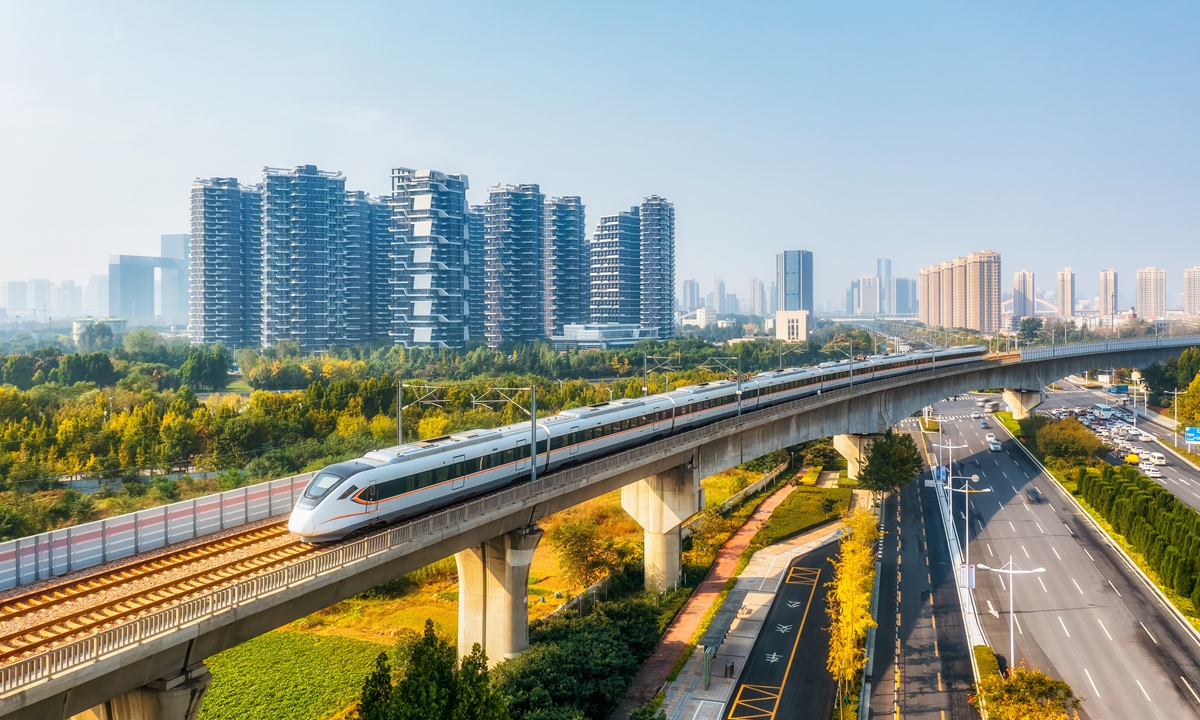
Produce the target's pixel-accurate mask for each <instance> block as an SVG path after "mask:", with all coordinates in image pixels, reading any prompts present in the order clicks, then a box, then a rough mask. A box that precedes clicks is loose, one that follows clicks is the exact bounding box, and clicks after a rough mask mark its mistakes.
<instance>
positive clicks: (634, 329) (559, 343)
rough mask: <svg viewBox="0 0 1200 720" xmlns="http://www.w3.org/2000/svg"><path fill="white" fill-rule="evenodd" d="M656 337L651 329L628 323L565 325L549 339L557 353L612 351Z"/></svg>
mask: <svg viewBox="0 0 1200 720" xmlns="http://www.w3.org/2000/svg"><path fill="white" fill-rule="evenodd" d="M657 337H658V333H657V332H655V331H654V330H653V329H651V328H643V327H642V326H641V325H640V324H637V323H630V324H622V323H600V324H596V323H567V324H566V325H564V326H563V332H562V334H561V335H553V336H551V337H550V343H551V345H552V346H553V347H554V349H555V350H557V351H560V352H561V351H563V350H612V349H615V348H629V347H633V346H634V345H637V344H638V343H639V342H641V341H642V340H651V339H654V338H657Z"/></svg>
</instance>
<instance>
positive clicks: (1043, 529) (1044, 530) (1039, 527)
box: [1034, 522, 1046, 535]
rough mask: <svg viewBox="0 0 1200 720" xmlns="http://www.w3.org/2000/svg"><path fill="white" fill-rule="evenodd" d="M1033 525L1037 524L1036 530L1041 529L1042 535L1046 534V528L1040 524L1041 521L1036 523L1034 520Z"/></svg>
mask: <svg viewBox="0 0 1200 720" xmlns="http://www.w3.org/2000/svg"><path fill="white" fill-rule="evenodd" d="M1034 525H1037V526H1038V530H1041V531H1042V534H1043V535H1045V534H1046V528H1044V527H1042V524H1041V523H1036V522H1035V523H1034Z"/></svg>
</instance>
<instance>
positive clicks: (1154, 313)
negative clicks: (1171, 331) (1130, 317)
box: [1136, 267, 1167, 320]
mask: <svg viewBox="0 0 1200 720" xmlns="http://www.w3.org/2000/svg"><path fill="white" fill-rule="evenodd" d="M1136 307H1137V313H1138V316H1139V317H1142V318H1144V319H1146V320H1157V319H1158V318H1162V317H1166V315H1167V273H1166V271H1165V270H1162V269H1160V268H1156V267H1148V268H1145V269H1144V270H1138V271H1137V305H1136Z"/></svg>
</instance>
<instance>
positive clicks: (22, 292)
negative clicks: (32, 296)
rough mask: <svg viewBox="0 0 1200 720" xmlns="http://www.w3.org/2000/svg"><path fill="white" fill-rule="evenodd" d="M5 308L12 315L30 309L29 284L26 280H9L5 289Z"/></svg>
mask: <svg viewBox="0 0 1200 720" xmlns="http://www.w3.org/2000/svg"><path fill="white" fill-rule="evenodd" d="M3 299H4V306H5V307H6V308H8V311H9V312H10V313H16V312H21V311H23V310H28V309H29V284H28V283H26V282H25V281H24V280H9V281H8V282H6V283H4V287H3Z"/></svg>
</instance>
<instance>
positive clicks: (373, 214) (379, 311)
mask: <svg viewBox="0 0 1200 720" xmlns="http://www.w3.org/2000/svg"><path fill="white" fill-rule="evenodd" d="M342 236H343V244H342V247H341V249H340V251H339V252H338V253H337V255H336V258H337V260H336V263H335V267H336V268H337V272H336V273H335V276H336V278H337V286H338V288H339V289H338V292H339V293H340V294H342V295H343V297H342V298H340V301H339V302H338V303H337V304H336V305H335V310H336V316H335V317H336V318H337V320H336V322H337V325H338V330H337V332H335V335H336V336H338V337H340V340H339V342H341V343H363V342H367V341H370V340H374V339H377V338H385V337H388V336H389V335H390V334H391V331H392V317H393V315H392V295H393V293H394V292H395V285H394V284H393V283H392V272H393V267H394V261H393V260H392V257H391V255H392V251H393V243H394V238H393V236H392V207H391V204H390V198H377V197H371V195H370V194H369V193H365V192H362V191H361V190H349V191H347V192H346V209H345V229H344V230H343V233H342Z"/></svg>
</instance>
